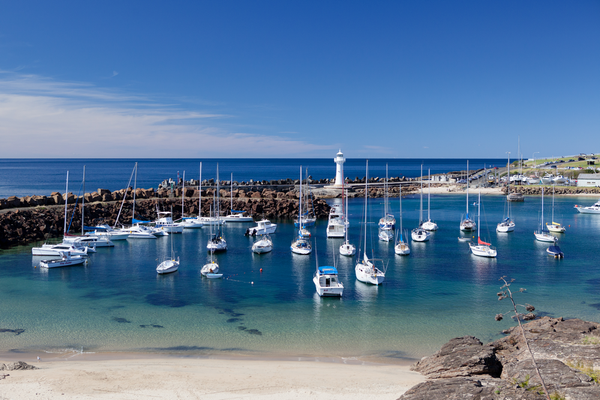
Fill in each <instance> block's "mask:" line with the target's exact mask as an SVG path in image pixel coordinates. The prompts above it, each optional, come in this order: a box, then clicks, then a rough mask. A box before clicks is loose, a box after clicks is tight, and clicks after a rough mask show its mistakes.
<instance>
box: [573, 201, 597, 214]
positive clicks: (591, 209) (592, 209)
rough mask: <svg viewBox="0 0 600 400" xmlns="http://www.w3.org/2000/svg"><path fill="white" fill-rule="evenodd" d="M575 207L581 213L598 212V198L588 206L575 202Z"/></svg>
mask: <svg viewBox="0 0 600 400" xmlns="http://www.w3.org/2000/svg"><path fill="white" fill-rule="evenodd" d="M575 209H576V210H577V211H578V212H580V213H581V214H600V200H598V201H597V202H596V203H594V204H593V205H591V206H588V207H583V206H580V205H577V204H575Z"/></svg>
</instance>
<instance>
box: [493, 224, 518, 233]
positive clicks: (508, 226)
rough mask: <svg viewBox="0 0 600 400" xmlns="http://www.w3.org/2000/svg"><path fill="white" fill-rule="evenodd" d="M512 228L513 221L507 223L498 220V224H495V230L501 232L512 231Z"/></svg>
mask: <svg viewBox="0 0 600 400" xmlns="http://www.w3.org/2000/svg"><path fill="white" fill-rule="evenodd" d="M514 230H515V223H514V222H512V221H511V222H509V223H504V222H500V223H499V224H498V226H496V231H497V232H501V233H508V232H513V231H514Z"/></svg>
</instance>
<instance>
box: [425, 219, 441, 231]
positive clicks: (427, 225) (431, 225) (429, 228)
mask: <svg viewBox="0 0 600 400" xmlns="http://www.w3.org/2000/svg"><path fill="white" fill-rule="evenodd" d="M421 227H422V228H423V229H425V230H426V231H437V230H438V226H437V224H436V223H435V222H433V221H426V222H423V225H421Z"/></svg>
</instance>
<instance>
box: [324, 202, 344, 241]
mask: <svg viewBox="0 0 600 400" xmlns="http://www.w3.org/2000/svg"><path fill="white" fill-rule="evenodd" d="M345 234H346V220H345V218H344V213H343V211H342V207H341V205H339V204H334V205H333V206H331V210H329V219H328V220H327V237H328V238H343V237H344V236H345Z"/></svg>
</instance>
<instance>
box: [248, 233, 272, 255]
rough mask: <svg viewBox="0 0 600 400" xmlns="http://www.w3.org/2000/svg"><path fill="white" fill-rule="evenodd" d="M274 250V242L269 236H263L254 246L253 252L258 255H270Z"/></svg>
mask: <svg viewBox="0 0 600 400" xmlns="http://www.w3.org/2000/svg"><path fill="white" fill-rule="evenodd" d="M272 250H273V241H272V240H271V237H270V236H269V235H262V236H261V237H260V238H259V239H258V240H257V241H256V242H254V244H253V245H252V252H253V253H256V254H263V253H269V252H270V251H272Z"/></svg>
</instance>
